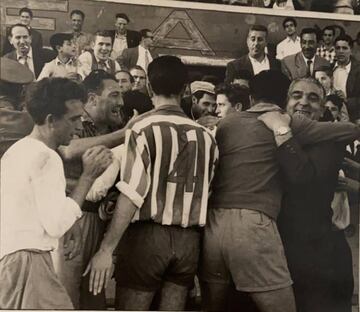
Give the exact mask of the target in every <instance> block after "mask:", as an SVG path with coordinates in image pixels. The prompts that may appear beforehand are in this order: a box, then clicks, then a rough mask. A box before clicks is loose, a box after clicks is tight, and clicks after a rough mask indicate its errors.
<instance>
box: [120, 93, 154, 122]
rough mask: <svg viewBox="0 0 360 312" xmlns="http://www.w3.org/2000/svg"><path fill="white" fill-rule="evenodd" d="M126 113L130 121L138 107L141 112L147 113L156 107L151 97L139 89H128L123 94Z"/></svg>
mask: <svg viewBox="0 0 360 312" xmlns="http://www.w3.org/2000/svg"><path fill="white" fill-rule="evenodd" d="M123 100H124V115H125V118H126V121H128V120H129V119H130V118H131V117H132V116H133V114H134V112H133V110H134V109H136V110H137V112H138V113H139V114H143V113H146V112H147V111H149V110H152V109H153V108H154V106H153V104H152V101H151V99H150V97H149V96H148V95H146V94H144V93H142V92H140V91H138V90H132V91H127V92H125V93H124V94H123Z"/></svg>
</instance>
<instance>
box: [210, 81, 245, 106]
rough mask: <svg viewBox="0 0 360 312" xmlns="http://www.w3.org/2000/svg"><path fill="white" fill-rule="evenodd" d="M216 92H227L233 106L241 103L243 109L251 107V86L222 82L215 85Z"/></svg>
mask: <svg viewBox="0 0 360 312" xmlns="http://www.w3.org/2000/svg"><path fill="white" fill-rule="evenodd" d="M215 94H216V95H218V94H225V95H226V97H227V98H228V100H229V102H230V103H231V106H235V105H236V104H237V103H241V104H242V110H246V109H248V108H250V98H249V96H250V92H249V88H248V87H246V86H239V85H236V84H235V85H234V84H231V85H229V84H226V83H221V84H219V85H217V86H216V87H215Z"/></svg>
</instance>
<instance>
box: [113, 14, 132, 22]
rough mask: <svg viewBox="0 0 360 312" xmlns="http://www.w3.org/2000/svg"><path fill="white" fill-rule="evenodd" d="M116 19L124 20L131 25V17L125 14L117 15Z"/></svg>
mask: <svg viewBox="0 0 360 312" xmlns="http://www.w3.org/2000/svg"><path fill="white" fill-rule="evenodd" d="M115 18H116V19H118V18H123V19H124V20H126V21H127V22H128V23H130V19H129V17H128V16H127V15H126V14H125V13H117V14H116V15H115Z"/></svg>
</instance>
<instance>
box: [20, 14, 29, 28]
mask: <svg viewBox="0 0 360 312" xmlns="http://www.w3.org/2000/svg"><path fill="white" fill-rule="evenodd" d="M31 20H32V18H31V16H30V14H29V13H28V12H22V13H21V14H20V23H21V24H23V25H25V26H30V23H31Z"/></svg>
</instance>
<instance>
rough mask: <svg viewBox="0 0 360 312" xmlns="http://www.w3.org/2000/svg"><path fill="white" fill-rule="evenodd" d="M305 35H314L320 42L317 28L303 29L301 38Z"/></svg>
mask: <svg viewBox="0 0 360 312" xmlns="http://www.w3.org/2000/svg"><path fill="white" fill-rule="evenodd" d="M305 34H314V35H315V37H316V40H318V36H319V34H318V32H317V30H316V29H315V28H312V27H306V28H303V29H302V30H301V33H300V38H301V39H302V37H303V35H305Z"/></svg>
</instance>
